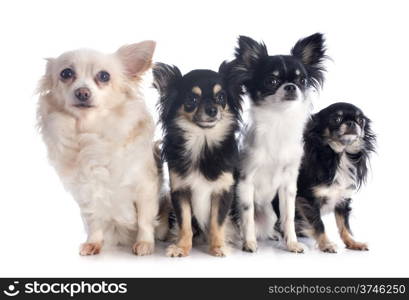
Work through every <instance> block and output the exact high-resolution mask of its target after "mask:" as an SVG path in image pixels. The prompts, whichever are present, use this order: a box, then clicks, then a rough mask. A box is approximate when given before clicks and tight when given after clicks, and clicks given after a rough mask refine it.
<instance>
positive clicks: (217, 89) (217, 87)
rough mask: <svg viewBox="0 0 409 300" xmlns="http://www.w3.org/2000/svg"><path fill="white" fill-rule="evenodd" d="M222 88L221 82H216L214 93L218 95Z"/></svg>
mask: <svg viewBox="0 0 409 300" xmlns="http://www.w3.org/2000/svg"><path fill="white" fill-rule="evenodd" d="M221 89H222V86H221V85H220V84H218V83H216V84H215V85H214V86H213V95H216V94H217V93H218V92H220V91H221Z"/></svg>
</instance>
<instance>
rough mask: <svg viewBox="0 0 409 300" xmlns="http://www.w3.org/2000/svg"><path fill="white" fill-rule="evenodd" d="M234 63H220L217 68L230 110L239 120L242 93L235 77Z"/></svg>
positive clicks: (239, 83)
mask: <svg viewBox="0 0 409 300" xmlns="http://www.w3.org/2000/svg"><path fill="white" fill-rule="evenodd" d="M236 63H237V62H236V61H235V60H233V61H231V62H227V61H224V62H222V63H221V65H220V66H219V74H220V76H221V77H222V80H223V85H224V86H225V89H226V91H227V93H228V102H229V105H230V108H231V109H232V110H233V112H234V113H235V114H236V115H237V116H238V118H240V113H241V111H242V102H243V97H242V95H243V94H244V93H243V90H242V87H241V82H239V81H238V78H237V76H235V71H234V68H235V66H236Z"/></svg>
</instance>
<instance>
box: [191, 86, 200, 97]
mask: <svg viewBox="0 0 409 300" xmlns="http://www.w3.org/2000/svg"><path fill="white" fill-rule="evenodd" d="M192 93H194V94H196V95H198V96H201V95H202V90H201V89H200V87H198V86H194V87H193V88H192Z"/></svg>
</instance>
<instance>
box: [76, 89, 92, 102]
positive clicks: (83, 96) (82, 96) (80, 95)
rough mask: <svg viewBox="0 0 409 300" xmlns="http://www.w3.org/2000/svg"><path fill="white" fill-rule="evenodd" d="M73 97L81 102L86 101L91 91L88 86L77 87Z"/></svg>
mask: <svg viewBox="0 0 409 300" xmlns="http://www.w3.org/2000/svg"><path fill="white" fill-rule="evenodd" d="M75 97H77V99H78V100H79V101H81V102H85V101H88V99H89V98H90V97H91V91H90V89H89V88H84V87H82V88H78V89H76V90H75Z"/></svg>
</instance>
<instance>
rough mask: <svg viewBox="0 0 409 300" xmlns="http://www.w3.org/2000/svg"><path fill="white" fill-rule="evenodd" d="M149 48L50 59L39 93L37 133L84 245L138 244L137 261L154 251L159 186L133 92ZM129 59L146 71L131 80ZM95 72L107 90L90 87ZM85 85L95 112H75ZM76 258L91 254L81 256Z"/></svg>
mask: <svg viewBox="0 0 409 300" xmlns="http://www.w3.org/2000/svg"><path fill="white" fill-rule="evenodd" d="M152 43H153V42H142V43H139V44H133V45H129V46H126V47H123V48H121V49H120V50H118V52H116V53H114V54H109V55H106V54H101V53H99V52H95V51H90V50H78V51H73V52H67V53H65V54H63V55H61V56H60V57H58V58H56V59H51V60H49V62H48V64H47V71H46V74H45V76H44V78H43V80H42V81H41V83H40V87H39V92H40V99H39V108H38V124H39V128H40V130H41V134H42V137H43V140H44V142H45V144H46V146H47V150H48V156H49V159H50V162H51V164H52V165H53V166H54V167H55V169H56V171H57V173H58V175H59V176H60V178H61V181H62V183H63V184H64V186H65V188H66V189H67V190H68V191H69V192H70V193H71V194H72V195H73V197H74V199H75V200H76V202H77V203H78V205H79V207H80V210H81V215H82V217H83V220H84V224H85V227H86V230H87V234H88V238H87V243H97V244H101V245H102V243H103V242H104V243H108V244H118V243H121V244H130V243H135V242H137V243H136V244H135V246H136V248H134V250H135V252H136V254H140V255H144V254H150V253H151V252H152V251H153V245H154V227H155V225H156V223H157V222H156V219H157V213H158V206H159V191H160V186H161V180H160V176H159V174H158V170H157V167H156V164H155V160H154V155H153V134H154V122H153V119H152V117H151V115H150V114H149V113H148V110H147V108H146V106H145V103H144V101H143V95H142V94H141V93H140V88H139V84H140V78H139V75H141V73H142V72H143V71H145V70H146V69H147V68H148V67H149V65H150V57H151V55H152V53H153V49H154V43H153V44H152ZM127 47H128V48H127ZM123 53H126V55H125V56H124V55H123ZM132 53H134V54H133V55H132ZM149 53H150V54H149ZM149 56H150V57H149ZM130 60H135V61H138V60H139V61H138V62H139V64H143V63H146V64H147V66H145V67H144V68H140V69H139V71H138V72H140V73H138V72H136V73H132V74H131V73H130V72H131V71H132V72H133V71H135V70H133V69H132V66H133V65H132V62H131V61H130ZM144 60H146V61H144ZM66 67H71V68H74V69H75V72H76V80H75V82H73V83H72V84H67V83H64V82H62V81H61V80H60V79H59V72H60V71H61V70H62V69H64V68H66ZM98 70H106V71H109V72H110V74H111V81H110V82H109V85H107V86H104V87H100V86H98V84H97V83H96V82H95V74H96V72H97V71H98ZM84 86H85V87H88V88H89V89H90V90H91V92H92V95H93V96H92V101H93V104H95V107H93V108H90V109H78V108H74V107H73V103H74V101H75V99H74V91H75V89H76V88H78V87H84ZM138 243H139V244H138ZM141 243H142V244H143V245H141ZM138 245H139V248H138ZM141 246H142V247H141ZM84 251H85V252H84ZM81 254H84V255H85V254H94V253H87V251H86V250H85V249H82V251H81Z"/></svg>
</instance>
